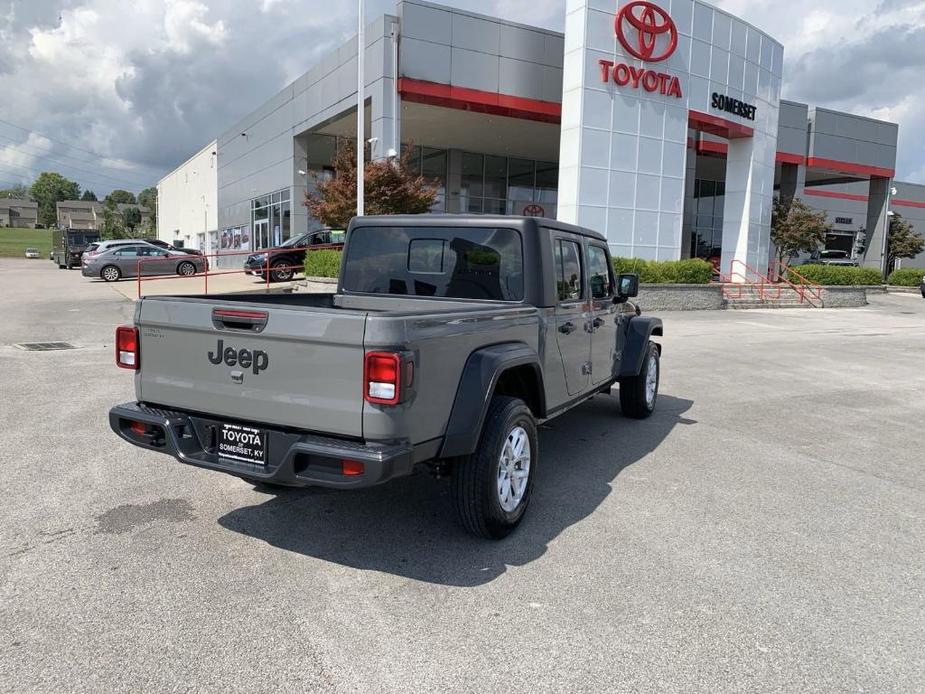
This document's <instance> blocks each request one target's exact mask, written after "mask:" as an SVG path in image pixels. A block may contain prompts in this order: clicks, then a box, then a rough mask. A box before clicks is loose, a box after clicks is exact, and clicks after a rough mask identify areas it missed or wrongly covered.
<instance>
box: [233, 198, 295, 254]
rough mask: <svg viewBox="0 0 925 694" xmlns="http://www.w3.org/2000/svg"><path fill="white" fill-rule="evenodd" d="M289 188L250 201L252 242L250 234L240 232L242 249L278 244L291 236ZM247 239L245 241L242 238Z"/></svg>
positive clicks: (254, 248)
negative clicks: (251, 209)
mask: <svg viewBox="0 0 925 694" xmlns="http://www.w3.org/2000/svg"><path fill="white" fill-rule="evenodd" d="M290 197H291V193H290V192H289V189H288V188H287V189H285V190H278V191H276V192H275V193H269V194H267V195H263V196H261V197H259V198H255V199H254V200H253V201H252V208H253V215H252V217H251V227H252V228H253V230H254V233H253V242H252V244H250V243H249V241H250V236H251V235H250V234H249V233H247V232H246V231H243V232H242V240H241V245H240V246H238V247H239V248H243V249H244V250H257V249H260V248H268V247H271V246H279V245H280V244H282V243H284V242H286V241H288V240H289V239H290V238H291V236H292V208H291V205H292V203H291V202H290V201H289V199H290ZM245 237H246V238H247V239H248V240H247V241H245V240H244V238H245Z"/></svg>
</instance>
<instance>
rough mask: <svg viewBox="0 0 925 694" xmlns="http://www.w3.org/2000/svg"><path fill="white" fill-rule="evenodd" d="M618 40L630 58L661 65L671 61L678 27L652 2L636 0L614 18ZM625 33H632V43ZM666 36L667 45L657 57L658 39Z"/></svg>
mask: <svg viewBox="0 0 925 694" xmlns="http://www.w3.org/2000/svg"><path fill="white" fill-rule="evenodd" d="M615 28H616V32H617V38H618V39H619V40H620V43H621V44H623V48H625V49H626V52H627V53H629V54H630V55H632V56H634V57H636V58H639V59H640V60H645V61H646V62H649V63H660V62H661V61H663V60H667V59H668V58H670V57H671V54H672V53H674V52H675V49H677V47H678V27H677V26H676V25H675V23H674V20H673V19H672V18H671V15H669V14H668V13H667V12H666V11H665V10H663V9H662V8H661V7H658V6H657V5H653V4H652V3H651V2H644V1H642V0H637V2H631V3H630V4H629V5H626V6H625V7H624V8H623V9H622V10H620V12H619V13H618V14H617V21H616V25H615ZM627 29H635V32H634V33H635V36H634V38H635V39H636V41H635V42H633V41H630V40H629V38H627ZM664 34H667V35H668V37H667V38H668V45H667V46H665V47H664V48H663V49H662V50H660V51H659V52H658V53H656V49H657V48H658V47H659V38H661V37H662V35H664Z"/></svg>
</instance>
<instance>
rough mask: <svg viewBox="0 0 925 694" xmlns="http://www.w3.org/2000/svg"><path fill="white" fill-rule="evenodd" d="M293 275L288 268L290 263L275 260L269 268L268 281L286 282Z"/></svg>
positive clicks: (292, 271) (291, 270) (293, 272)
mask: <svg viewBox="0 0 925 694" xmlns="http://www.w3.org/2000/svg"><path fill="white" fill-rule="evenodd" d="M294 275H295V271H294V270H293V269H292V268H291V267H290V263H288V262H287V261H285V260H277V261H276V262H275V263H273V265H271V266H270V280H271V281H272V282H288V281H289V280H291V279H292V278H293V276H294Z"/></svg>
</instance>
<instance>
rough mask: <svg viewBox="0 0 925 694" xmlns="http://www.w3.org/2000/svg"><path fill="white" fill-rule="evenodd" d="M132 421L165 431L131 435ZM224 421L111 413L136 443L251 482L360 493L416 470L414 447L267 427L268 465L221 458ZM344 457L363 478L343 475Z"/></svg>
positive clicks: (132, 409) (120, 409) (146, 409)
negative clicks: (218, 432) (217, 438)
mask: <svg viewBox="0 0 925 694" xmlns="http://www.w3.org/2000/svg"><path fill="white" fill-rule="evenodd" d="M131 422H143V423H145V424H148V425H151V426H153V427H159V428H160V430H159V431H158V432H156V434H154V435H147V436H141V435H139V434H136V433H134V432H133V431H131V429H130V424H131ZM225 423H228V422H227V421H225V420H220V419H213V418H210V417H203V416H200V415H194V414H191V413H188V412H181V411H176V410H166V409H162V408H158V407H150V406H146V405H141V404H138V403H134V402H131V403H126V404H124V405H117V406H115V407H113V408H112V409H111V410H110V411H109V425H110V427H112V430H113V431H114V432H115V433H116V434H118V435H119V436H120V437H121V438H122V439H124V440H126V441H128V442H129V443H131V444H134V445H136V446H139V447H141V448H147V449H149V450H153V451H157V452H159V453H167V454H168V455H171V456H173V457H174V458H176V459H177V460H179V461H180V462H181V463H186V464H187V465H195V466H197V467H202V468H207V469H210V470H218V471H220V472H227V473H228V474H230V475H235V476H237V477H242V478H245V479H248V480H254V481H260V482H270V483H273V484H281V485H286V486H291V487H310V486H318V487H330V488H334V489H358V488H362V487H371V486H374V485H377V484H382V483H383V482H388V481H389V480H391V479H394V478H395V477H402V476H404V475H408V474H410V473H411V472H412V470H413V467H414V462H413V448H412V446H411V444H410V443H408V442H392V443H362V442H357V441H350V440H346V439H337V438H332V437H327V436H316V435H314V434H305V433H301V432H292V431H284V430H278V429H270V428H267V427H263V426H261V427H260V428H261V429H263V430H265V431H266V432H267V443H266V446H267V463H266V465H255V464H253V463H245V462H238V461H235V460H228V459H227V458H221V457H219V456H218V455H217V454H216V452H215V448H214V438H213V433H212V432H214V431H215V429H216V427H218V426H220V425H221V424H225ZM236 423H238V424H244V425H246V426H254V425H253V424H251V423H247V422H236ZM344 459H348V460H353V461H359V462H361V463H363V468H364V471H363V474H362V475H357V476H349V477H348V476H344V475H343V474H341V461H342V460H344Z"/></svg>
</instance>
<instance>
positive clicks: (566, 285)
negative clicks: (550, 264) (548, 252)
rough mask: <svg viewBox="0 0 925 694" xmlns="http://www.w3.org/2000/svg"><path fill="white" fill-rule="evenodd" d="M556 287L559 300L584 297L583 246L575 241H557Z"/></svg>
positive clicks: (574, 299) (576, 299)
mask: <svg viewBox="0 0 925 694" xmlns="http://www.w3.org/2000/svg"><path fill="white" fill-rule="evenodd" d="M554 250H555V264H556V289H557V291H558V293H559V301H579V300H580V299H581V298H582V297H581V295H582V286H583V284H584V283H583V282H582V277H581V247H580V246H579V245H578V244H577V243H575V242H574V241H566V240H565V239H558V240H557V241H556V242H555V246H554Z"/></svg>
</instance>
